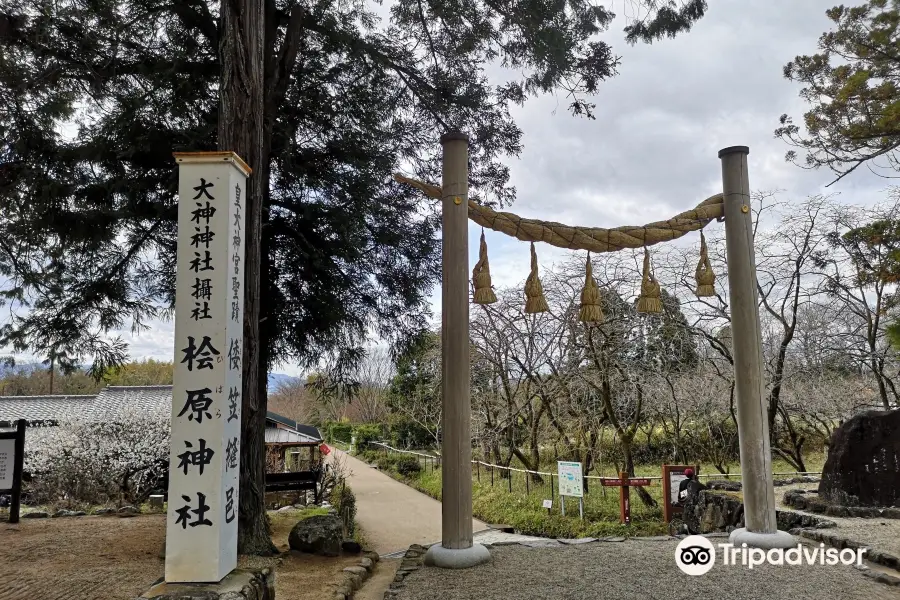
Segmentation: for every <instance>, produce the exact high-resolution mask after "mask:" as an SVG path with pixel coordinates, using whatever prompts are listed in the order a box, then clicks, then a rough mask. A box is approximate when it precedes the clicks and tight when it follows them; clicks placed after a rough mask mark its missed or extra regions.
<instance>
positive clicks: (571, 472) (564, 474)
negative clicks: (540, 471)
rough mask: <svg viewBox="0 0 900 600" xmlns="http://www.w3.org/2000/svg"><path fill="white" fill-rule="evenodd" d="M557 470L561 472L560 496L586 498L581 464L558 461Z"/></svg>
mask: <svg viewBox="0 0 900 600" xmlns="http://www.w3.org/2000/svg"><path fill="white" fill-rule="evenodd" d="M556 465H557V469H558V472H559V495H560V496H573V497H575V498H581V497H583V496H584V490H583V488H582V483H583V482H584V478H583V477H582V475H581V463H578V462H565V461H561V460H560V461H557V463H556Z"/></svg>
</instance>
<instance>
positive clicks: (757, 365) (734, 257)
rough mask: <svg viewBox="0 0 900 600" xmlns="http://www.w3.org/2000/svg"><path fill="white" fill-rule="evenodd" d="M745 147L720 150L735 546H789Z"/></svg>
mask: <svg viewBox="0 0 900 600" xmlns="http://www.w3.org/2000/svg"><path fill="white" fill-rule="evenodd" d="M749 153H750V149H749V148H747V146H732V147H730V148H725V149H723V150H720V151H719V158H720V159H721V161H722V187H723V194H724V201H723V205H724V211H725V248H726V253H727V258H728V288H729V290H728V292H729V301H730V307H729V308H730V310H731V332H732V339H733V344H732V345H733V350H732V354H733V357H734V383H735V384H734V387H735V395H736V399H737V402H736V404H737V422H738V440H739V444H740V450H741V475H742V482H743V490H742V491H743V496H744V517H745V523H746V524H747V526H746V528H740V529H735V530H734V531H733V532H732V533H731V536H730V538H729V539H730V541H731V542H732V543H734V544H741V543H746V544H747V545H748V546H750V547H758V548H765V549H769V548H790V547H793V546H794V545H796V542H795V541H794V538H793V536H791V535H790V534H789V533H787V532H784V531H781V532H780V531H778V525H777V522H776V520H775V487H774V485H773V480H772V477H773V476H772V450H771V448H770V446H769V421H768V407H767V405H766V403H765V380H764V378H763V364H764V363H763V354H762V334H761V331H760V326H759V304H758V297H757V290H756V285H757V283H756V258H755V256H754V251H753V212H752V211H751V210H750V182H749V179H748V176H747V155H748V154H749Z"/></svg>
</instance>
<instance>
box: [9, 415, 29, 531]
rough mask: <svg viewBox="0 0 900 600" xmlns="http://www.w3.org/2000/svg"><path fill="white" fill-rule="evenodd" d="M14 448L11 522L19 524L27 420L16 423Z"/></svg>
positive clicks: (10, 506)
mask: <svg viewBox="0 0 900 600" xmlns="http://www.w3.org/2000/svg"><path fill="white" fill-rule="evenodd" d="M13 446H14V450H13V487H12V495H11V496H12V497H11V498H10V503H9V522H10V523H18V522H19V511H20V510H21V503H22V468H23V465H24V464H25V419H19V420H18V421H16V437H15V443H14V444H13Z"/></svg>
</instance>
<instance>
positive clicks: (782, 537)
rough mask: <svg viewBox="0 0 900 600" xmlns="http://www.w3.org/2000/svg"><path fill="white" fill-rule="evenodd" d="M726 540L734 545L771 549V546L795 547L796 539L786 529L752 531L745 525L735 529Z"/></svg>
mask: <svg viewBox="0 0 900 600" xmlns="http://www.w3.org/2000/svg"><path fill="white" fill-rule="evenodd" d="M728 541H729V542H730V543H732V544H734V545H735V546H736V547H740V545H741V544H747V547H748V548H759V549H761V550H772V549H773V548H782V549H785V550H786V549H788V548H796V547H797V540H796V539H794V536H792V535H791V534H789V533H788V532H787V531H775V532H774V533H754V532H752V531H747V529H746V528H745V527H741V528H740V529H735V530H734V531H732V532H731V535H729V536H728Z"/></svg>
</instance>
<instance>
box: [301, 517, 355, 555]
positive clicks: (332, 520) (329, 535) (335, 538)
mask: <svg viewBox="0 0 900 600" xmlns="http://www.w3.org/2000/svg"><path fill="white" fill-rule="evenodd" d="M343 534H344V525H343V523H342V522H341V519H340V518H339V517H335V516H333V515H315V516H312V517H309V518H306V519H303V520H302V521H300V522H298V523H297V524H296V525H294V527H293V529H291V533H290V534H289V535H288V544H289V545H290V547H291V550H296V551H298V552H304V553H306V554H317V555H320V556H340V554H341V540H342V539H343Z"/></svg>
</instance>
